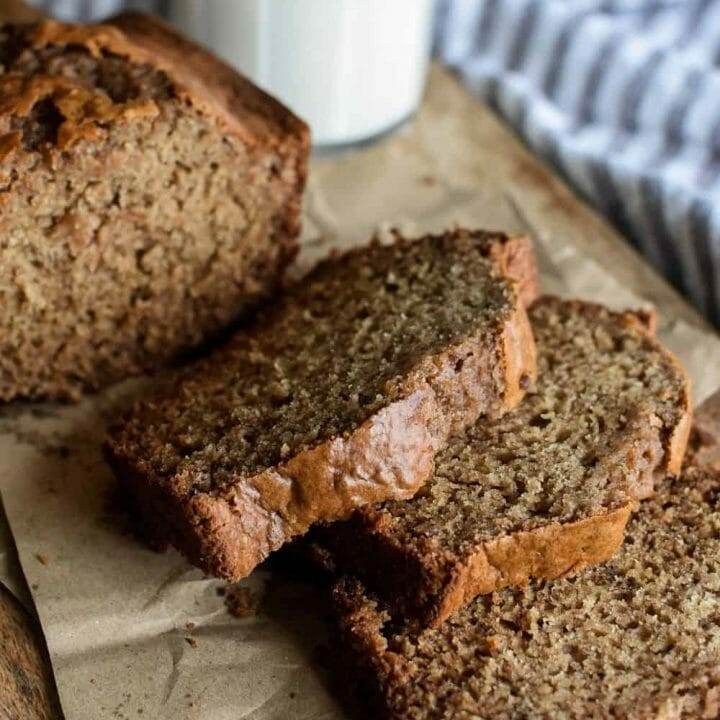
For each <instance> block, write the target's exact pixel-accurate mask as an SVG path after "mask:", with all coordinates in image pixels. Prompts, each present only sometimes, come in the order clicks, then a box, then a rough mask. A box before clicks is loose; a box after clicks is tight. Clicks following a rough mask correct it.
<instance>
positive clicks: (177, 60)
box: [29, 13, 309, 151]
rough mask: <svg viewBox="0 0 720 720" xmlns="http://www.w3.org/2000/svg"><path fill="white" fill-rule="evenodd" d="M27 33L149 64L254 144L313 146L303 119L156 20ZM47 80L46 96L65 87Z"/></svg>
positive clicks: (50, 26) (42, 25) (127, 19)
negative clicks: (310, 143)
mask: <svg viewBox="0 0 720 720" xmlns="http://www.w3.org/2000/svg"><path fill="white" fill-rule="evenodd" d="M29 35H30V39H31V43H32V45H33V46H34V47H36V48H43V47H46V46H48V45H59V46H69V45H73V46H79V47H83V48H85V49H87V51H88V52H89V53H90V54H92V55H94V56H98V55H100V54H102V53H103V52H107V53H112V54H114V55H118V56H120V57H124V58H127V59H128V60H129V61H131V62H136V63H148V64H150V65H152V66H153V67H156V68H158V69H159V70H162V71H163V72H165V73H166V75H167V76H168V77H169V79H170V81H171V83H172V84H173V86H174V88H175V91H176V93H177V94H178V96H179V97H180V98H181V99H183V100H185V101H187V102H188V103H189V104H190V105H192V106H194V107H195V108H197V109H198V110H200V111H201V112H202V113H204V114H206V115H208V116H211V117H214V118H216V119H217V120H218V121H219V122H220V123H221V124H222V126H223V127H224V128H225V129H226V130H228V131H229V132H232V133H233V134H235V135H237V136H238V137H240V138H241V139H242V140H243V141H244V142H246V143H248V144H250V145H254V144H262V145H266V146H270V147H275V148H277V149H278V150H279V151H280V150H282V148H283V146H284V145H286V144H288V143H289V141H291V142H292V143H293V144H298V145H300V146H302V147H303V148H305V149H307V147H308V145H309V130H308V127H307V125H306V124H305V123H304V122H303V121H302V120H300V119H299V118H297V117H296V116H295V115H293V114H292V113H291V112H290V111H289V110H288V109H287V108H286V107H285V106H284V105H282V104H281V103H280V102H278V101H277V100H275V99H274V98H273V97H271V96H270V95H268V94H267V93H265V92H263V91H262V90H260V89H259V88H258V87H256V86H255V85H253V84H252V83H251V82H250V81H249V80H247V79H246V78H244V77H242V76H241V75H239V74H238V73H237V72H236V71H235V70H233V69H232V68H230V67H229V66H228V65H226V64H225V63H223V62H222V61H220V60H219V59H217V58H216V57H215V56H213V55H212V54H210V53H209V52H207V51H206V50H204V49H203V48H201V47H200V46H198V45H196V44H195V43H193V42H191V41H190V40H188V39H186V38H184V37H183V36H181V35H180V34H178V33H177V32H175V31H174V30H172V28H171V27H170V26H169V25H166V24H165V23H163V22H162V21H161V20H159V19H158V18H157V17H155V16H152V15H145V14H142V13H125V14H122V15H119V16H117V17H115V18H113V19H111V20H108V21H107V22H105V23H103V24H98V25H71V24H65V23H60V22H56V21H54V20H45V21H42V22H39V23H37V24H36V25H34V26H32V27H31V29H30V30H29ZM46 80H47V84H46V86H45V87H43V88H42V91H43V92H53V91H54V90H55V89H56V88H54V87H53V85H55V86H56V87H57V88H59V87H60V86H61V85H62V80H61V79H60V78H56V77H55V78H47V79H46ZM40 90H41V88H39V87H36V89H35V101H37V99H39V98H40V97H43V96H44V95H38V94H37V93H38V92H40ZM88 110H89V111H90V112H94V111H93V110H92V109H91V108H88ZM110 119H113V118H110ZM99 120H100V118H99V117H98V118H96V122H98V121H99Z"/></svg>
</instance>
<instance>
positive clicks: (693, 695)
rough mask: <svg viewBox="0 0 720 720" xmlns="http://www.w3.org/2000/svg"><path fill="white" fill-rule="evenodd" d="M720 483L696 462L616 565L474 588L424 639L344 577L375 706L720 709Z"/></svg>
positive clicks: (346, 603)
mask: <svg viewBox="0 0 720 720" xmlns="http://www.w3.org/2000/svg"><path fill="white" fill-rule="evenodd" d="M718 487H720V484H719V478H718V476H717V474H716V473H715V474H708V473H703V472H700V471H697V470H690V471H688V473H687V474H686V476H685V477H684V478H682V479H680V480H675V481H671V482H668V483H664V484H663V486H662V487H661V489H660V490H659V492H658V493H657V495H656V496H655V497H654V498H653V499H652V500H649V501H647V502H646V503H644V504H643V505H642V507H641V509H640V510H639V511H638V513H637V514H636V515H635V516H634V517H633V519H632V520H631V521H630V525H629V527H628V531H627V539H626V542H625V544H624V546H623V548H622V550H621V551H620V552H618V553H617V554H616V555H615V556H614V557H613V558H612V559H611V560H610V561H609V562H608V563H606V564H604V565H600V566H596V567H594V568H591V569H589V570H587V571H585V572H583V573H582V574H580V575H577V576H575V577H573V578H569V579H563V580H557V581H554V582H547V583H538V584H531V585H530V586H528V587H527V588H525V589H519V590H506V591H503V592H501V593H495V594H492V595H489V596H484V597H482V598H478V599H477V600H476V601H475V602H474V603H473V604H472V605H471V606H468V607H467V608H464V609H463V610H461V611H460V612H458V613H457V614H455V615H454V616H452V617H451V618H450V619H449V620H448V621H447V622H446V623H445V624H444V625H443V626H442V627H441V628H439V629H435V630H427V631H425V632H423V633H421V634H419V635H418V634H413V633H411V632H408V631H406V630H403V629H402V628H399V627H397V626H393V625H392V624H391V623H389V622H388V620H387V617H388V616H387V615H386V614H384V613H382V612H380V611H379V610H378V606H377V604H376V603H375V602H374V601H373V600H371V599H369V598H368V597H367V596H364V595H363V593H362V589H361V586H360V585H359V584H358V583H356V582H352V581H343V583H341V584H340V585H338V587H337V588H336V590H335V597H336V602H337V606H338V609H339V612H340V623H341V627H342V628H343V631H344V637H345V641H346V643H347V649H350V650H351V651H352V657H353V658H354V659H355V660H357V662H358V663H359V665H358V667H359V668H362V670H364V672H365V675H364V676H363V678H362V679H363V681H364V682H365V687H366V689H367V690H368V693H369V694H371V695H372V696H373V697H374V698H375V700H376V702H377V705H378V708H377V709H378V711H379V712H380V715H379V716H380V717H384V718H392V719H393V720H400V719H402V720H441V719H442V720H450V719H451V718H452V719H453V720H471V719H472V720H478V719H479V718H528V719H529V718H586V717H596V718H628V719H630V718H633V719H637V720H640V719H641V718H642V719H647V718H657V719H659V718H671V717H672V718H677V719H685V718H687V719H689V718H701V717H704V718H714V717H717V716H718V712H720V705H719V704H718V701H719V700H720V672H719V671H718V660H719V659H720V612H719V611H718V603H717V597H718V593H720V569H719V567H718V562H717V558H718V556H719V553H720V505H719V498H720V493H719V492H718ZM358 672H359V671H358Z"/></svg>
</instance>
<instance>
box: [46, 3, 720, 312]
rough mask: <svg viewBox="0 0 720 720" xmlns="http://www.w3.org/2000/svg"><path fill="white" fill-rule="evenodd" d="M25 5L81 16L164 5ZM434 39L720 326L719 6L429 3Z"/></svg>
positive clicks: (529, 139) (479, 89) (537, 147)
mask: <svg viewBox="0 0 720 720" xmlns="http://www.w3.org/2000/svg"><path fill="white" fill-rule="evenodd" d="M228 1H231V0H228ZM232 1H233V2H234V1H239V0H232ZM271 1H274V2H278V1H280V0H271ZM285 1H289V0H285ZM393 1H394V0H388V2H393ZM32 2H33V3H34V4H35V5H37V6H39V7H42V8H44V10H45V11H46V12H48V13H54V14H55V15H57V16H59V17H63V18H72V17H80V18H82V19H91V18H92V19H94V18H98V17H102V16H105V15H107V14H110V13H113V12H117V11H118V10H120V9H122V8H123V7H135V8H137V7H141V8H145V9H153V8H154V9H157V10H159V11H161V12H162V10H163V7H164V6H166V4H167V0H155V1H153V0H32ZM436 40H437V42H436V48H437V53H438V54H439V56H440V57H441V58H442V59H443V60H444V61H445V62H446V63H447V64H449V65H450V66H452V67H453V68H455V69H456V70H457V72H458V73H459V74H460V75H461V77H462V78H463V79H464V80H465V81H466V83H467V84H468V85H469V86H470V87H471V88H472V89H473V90H474V91H475V92H476V93H477V94H479V95H480V96H481V97H483V98H484V99H485V100H486V101H487V102H488V103H489V104H490V105H492V106H493V107H494V108H495V109H496V110H497V111H498V112H499V113H500V114H501V115H502V116H503V117H504V118H505V119H506V120H507V121H508V122H509V123H510V124H511V125H512V126H513V127H514V128H515V130H516V131H517V132H518V133H519V134H520V135H521V136H522V137H523V138H524V139H525V141H526V142H527V143H528V144H529V145H530V146H531V147H532V148H533V149H534V150H535V151H536V152H537V153H539V154H540V155H542V156H543V157H544V158H545V159H546V160H548V161H549V162H550V163H551V164H552V165H554V166H555V167H556V168H557V169H558V170H559V171H560V172H561V173H562V174H564V175H565V177H566V178H567V179H568V180H569V181H570V182H571V184H573V185H574V186H575V188H576V189H578V190H579V191H580V192H581V193H582V194H583V195H584V196H585V197H586V198H588V199H589V200H590V201H591V202H593V203H594V204H595V205H596V206H597V207H598V208H599V209H600V210H601V211H602V212H604V213H605V214H606V215H607V216H608V217H609V218H610V219H611V220H613V222H615V224H616V225H617V226H618V227H619V228H620V229H621V231H622V232H623V233H624V234H625V235H627V236H628V237H629V238H631V239H632V240H633V242H634V243H635V244H636V245H637V247H638V248H639V249H640V251H641V252H643V253H644V254H645V255H646V256H647V257H648V258H649V259H650V261H651V262H652V263H653V264H654V265H655V267H657V268H658V269H659V270H660V271H661V272H662V273H663V274H664V275H665V276H666V277H668V278H669V279H670V280H671V281H672V282H673V283H674V284H675V285H676V286H677V287H678V288H680V289H681V290H682V291H684V292H685V293H686V294H687V295H688V296H689V297H690V298H691V299H692V300H693V302H694V303H695V304H696V305H697V307H698V308H700V309H701V310H702V311H703V312H704V313H706V314H707V315H708V317H710V318H711V319H713V320H714V321H715V322H716V323H717V324H718V325H720V0H438V25H437V36H436Z"/></svg>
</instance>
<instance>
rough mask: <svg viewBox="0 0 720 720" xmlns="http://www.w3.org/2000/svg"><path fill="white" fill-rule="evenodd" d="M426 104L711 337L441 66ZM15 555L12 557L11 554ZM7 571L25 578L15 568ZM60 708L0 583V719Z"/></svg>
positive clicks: (540, 212) (10, 7)
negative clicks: (463, 123)
mask: <svg viewBox="0 0 720 720" xmlns="http://www.w3.org/2000/svg"><path fill="white" fill-rule="evenodd" d="M9 14H12V15H13V16H14V17H17V16H18V15H20V16H22V17H24V18H27V17H29V16H32V15H33V14H34V12H33V11H31V10H28V9H27V8H26V7H24V6H23V3H21V2H19V0H0V19H2V18H3V17H8V15H9ZM427 105H433V106H435V107H436V108H437V107H438V106H442V107H444V108H447V112H448V113H449V114H450V115H452V113H453V112H460V111H463V112H468V111H471V112H472V113H473V118H474V123H475V128H476V130H475V131H476V133H477V136H478V140H479V144H480V146H482V147H484V148H486V149H487V156H486V157H485V162H486V164H487V172H488V174H492V176H493V177H494V178H496V180H497V182H498V183H501V184H503V185H504V186H507V187H512V188H513V197H514V198H515V202H516V204H517V211H518V213H519V214H520V215H521V216H522V221H523V223H525V224H527V225H528V226H529V229H530V230H531V231H532V230H533V224H534V220H533V218H536V217H540V216H542V218H543V222H542V230H541V231H542V232H544V233H550V234H553V233H556V232H557V233H562V235H563V236H567V235H573V236H574V238H575V245H576V247H577V248H578V250H579V251H580V252H582V253H585V254H587V255H588V256H590V257H592V258H594V259H596V260H598V261H599V262H600V263H601V264H602V265H604V266H606V267H607V266H611V267H613V268H617V271H616V275H617V278H618V280H619V281H620V282H622V283H623V284H627V285H628V286H632V287H638V286H640V287H642V288H643V295H644V296H645V297H646V298H647V299H649V300H651V301H652V302H653V303H655V305H656V306H657V307H658V308H659V309H660V311H661V313H662V315H663V316H664V317H665V318H666V319H667V318H669V319H674V318H677V319H683V320H685V321H687V322H690V323H691V324H693V325H695V326H697V327H700V328H705V329H707V330H708V331H710V328H709V327H708V325H707V324H706V323H705V321H704V320H703V319H702V318H701V317H700V315H699V314H698V313H697V312H696V311H695V310H694V309H693V308H692V307H690V305H688V303H687V302H686V301H685V300H684V299H683V298H681V297H680V296H679V295H678V293H677V292H675V290H673V289H672V288H671V287H670V286H669V285H668V284H667V283H666V282H665V281H664V280H662V279H661V278H660V277H659V276H658V275H657V274H656V273H655V272H654V271H653V270H652V269H650V267H649V266H648V265H647V263H645V262H644V261H643V260H642V259H641V258H640V257H639V256H638V255H637V254H636V252H635V251H634V250H633V249H632V248H631V247H630V246H629V245H628V244H627V243H626V242H624V241H623V239H622V238H621V237H620V236H619V235H618V234H617V233H616V232H615V231H614V230H613V229H612V228H610V227H609V226H608V224H607V223H606V222H605V221H604V220H602V219H601V218H600V217H599V216H598V215H597V214H596V213H594V212H593V211H592V210H590V209H589V208H588V207H587V206H586V205H585V204H584V203H582V202H581V201H580V200H579V199H578V198H577V197H576V196H575V195H574V194H573V193H572V192H571V191H570V190H569V189H568V188H567V187H566V186H565V185H564V183H563V182H562V181H561V180H560V179H559V178H557V176H555V175H553V174H552V173H551V172H550V171H549V170H548V169H547V168H546V167H545V166H544V165H543V164H542V163H541V162H540V161H538V160H537V158H535V157H534V156H532V155H531V154H530V153H529V152H528V151H527V150H526V149H525V148H524V146H523V145H522V144H521V143H520V142H519V141H518V140H517V139H516V138H515V137H514V135H513V134H512V133H511V132H510V131H509V130H507V129H506V128H505V127H504V126H502V125H501V123H500V122H499V121H498V120H497V119H496V118H495V116H494V115H493V114H492V113H491V112H490V111H489V110H488V109H487V108H485V107H484V106H482V105H480V104H479V103H476V102H475V101H474V100H472V99H470V98H469V97H467V96H466V95H465V93H464V91H462V90H460V89H459V88H458V86H457V83H456V81H455V80H454V79H453V78H451V77H450V76H449V75H448V74H447V73H446V72H444V71H442V70H440V69H438V68H434V69H433V71H432V73H431V77H430V82H429V86H428V97H427V100H426V106H427ZM422 112H424V111H421V114H422ZM323 162H324V163H327V161H326V160H325V161H323ZM2 543H3V540H2V534H1V533H0V552H1V551H2V550H4V549H5V548H3V547H2ZM10 556H11V557H14V554H13V553H12V551H10ZM12 564H13V561H12V560H11V562H10V565H12ZM8 572H10V573H12V574H14V576H15V577H21V575H20V573H19V568H17V567H10V569H9V570H8ZM58 707H59V706H58V702H57V694H56V691H55V689H54V683H53V680H52V677H51V673H50V669H49V663H48V661H47V653H46V651H45V649H44V643H43V641H42V636H41V633H40V630H39V626H38V623H37V621H36V620H35V618H34V617H33V615H32V614H31V612H30V611H28V610H27V609H26V608H24V607H23V606H22V605H21V604H20V603H19V602H18V600H17V599H15V598H14V597H13V596H12V595H11V593H10V592H9V591H8V590H7V589H6V588H5V587H4V586H3V585H2V583H0V720H10V719H11V718H12V720H36V719H37V720H49V719H51V718H59V717H60V716H61V715H60V712H59V710H58Z"/></svg>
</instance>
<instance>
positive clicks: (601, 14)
mask: <svg viewBox="0 0 720 720" xmlns="http://www.w3.org/2000/svg"><path fill="white" fill-rule="evenodd" d="M437 47H438V52H439V54H440V56H441V57H442V59H443V60H445V61H446V62H447V63H448V64H449V65H451V66H452V67H454V68H456V69H457V71H458V72H459V73H460V75H461V76H462V78H463V79H464V80H465V81H466V83H467V84H468V85H469V86H470V87H471V88H472V89H473V90H474V91H475V92H476V93H478V94H479V95H480V96H482V97H483V98H485V99H486V100H487V102H488V103H490V104H491V105H492V106H493V107H494V108H496V110H497V111H498V112H499V113H500V114H501V115H502V116H503V117H504V118H505V119H506V120H507V121H508V122H509V123H510V124H511V125H512V126H513V127H514V128H515V129H516V131H517V132H518V133H519V134H520V135H521V136H522V137H523V138H524V139H525V140H526V142H527V143H528V144H529V145H530V146H531V147H532V148H534V149H535V150H536V151H537V152H538V153H539V154H540V155H542V156H543V157H544V158H546V159H547V160H549V161H550V162H551V163H552V164H553V165H555V166H556V167H557V168H558V169H559V170H561V171H562V173H564V175H565V176H566V177H567V178H568V179H569V180H570V182H571V183H572V184H573V185H574V186H575V187H576V188H578V189H579V190H580V191H581V192H582V193H583V194H584V195H585V196H586V197H587V198H589V199H590V200H591V201H592V202H594V204H595V205H596V206H597V207H598V208H599V209H601V210H602V211H603V212H604V213H605V214H606V215H607V216H609V217H610V218H611V219H612V220H613V221H614V222H615V223H616V224H617V225H618V226H619V227H620V228H621V230H622V231H623V232H624V233H625V234H626V235H628V236H629V237H630V238H632V240H633V241H634V242H635V243H636V244H637V246H638V247H639V249H640V250H641V251H642V252H643V253H644V254H645V255H646V256H647V257H648V258H649V259H650V260H651V261H652V262H653V264H654V265H655V266H656V267H657V268H659V269H660V270H661V271H662V272H663V273H664V274H665V275H666V276H667V277H668V278H669V279H670V280H671V281H672V282H673V283H675V284H676V285H677V286H678V287H679V288H681V289H682V290H683V291H684V292H685V293H686V294H687V295H689V297H690V298H691V299H692V300H693V301H694V302H695V304H696V305H697V306H698V307H699V308H700V309H701V310H702V311H704V312H705V313H706V314H707V315H708V316H709V317H711V318H712V319H713V320H714V321H715V322H716V323H720V0H610V1H608V0H604V1H603V0H572V1H570V2H569V1H567V0H444V2H443V3H442V6H441V13H440V22H439V27H438V45H437Z"/></svg>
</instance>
